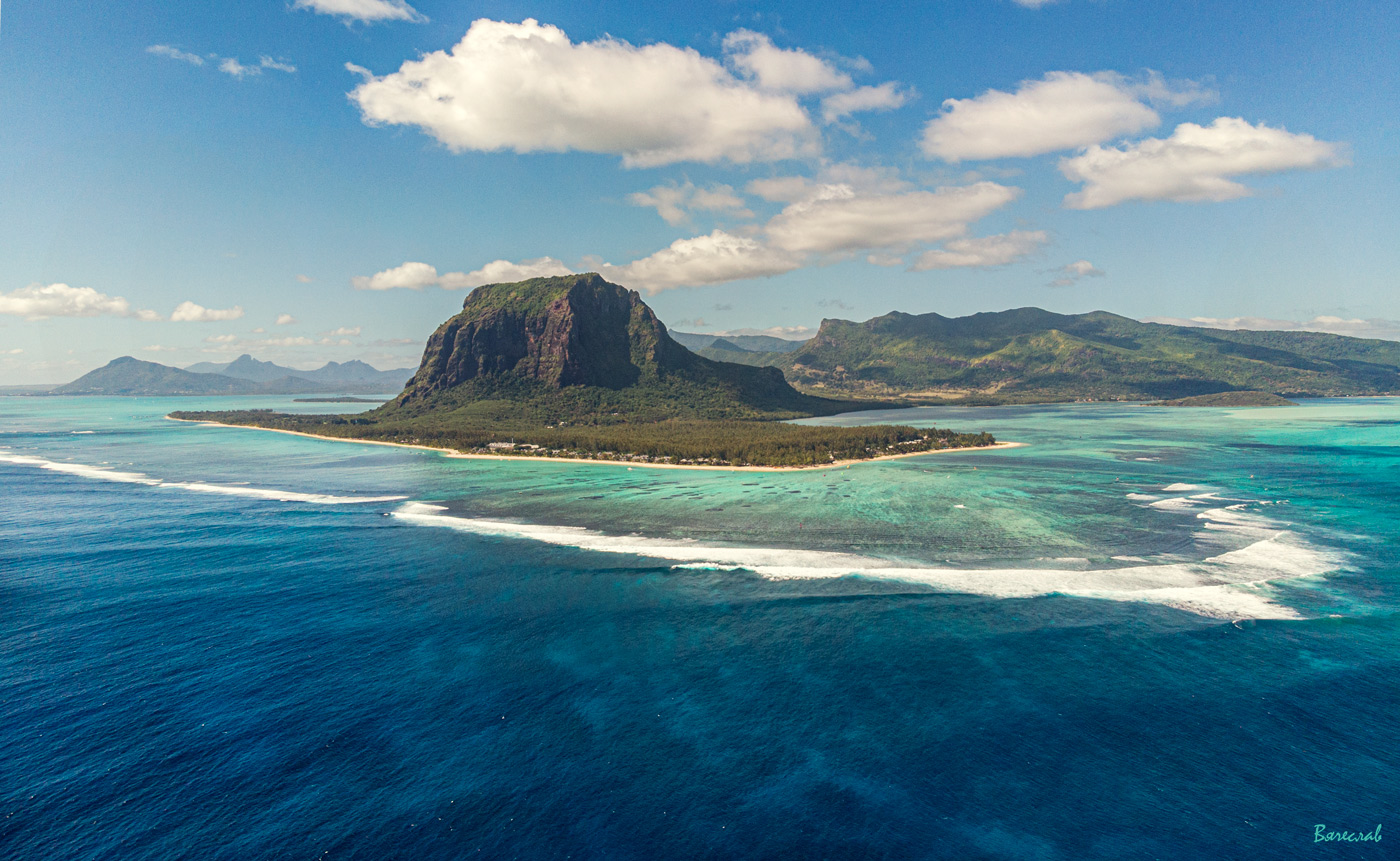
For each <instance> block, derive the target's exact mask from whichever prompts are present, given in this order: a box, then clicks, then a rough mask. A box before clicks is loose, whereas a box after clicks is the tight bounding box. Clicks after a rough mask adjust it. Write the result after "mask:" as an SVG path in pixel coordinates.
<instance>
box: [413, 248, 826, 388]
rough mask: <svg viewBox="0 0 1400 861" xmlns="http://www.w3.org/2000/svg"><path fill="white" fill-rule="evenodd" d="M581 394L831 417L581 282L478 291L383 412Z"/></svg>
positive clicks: (639, 305)
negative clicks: (691, 346)
mask: <svg viewBox="0 0 1400 861" xmlns="http://www.w3.org/2000/svg"><path fill="white" fill-rule="evenodd" d="M583 389H587V390H591V391H594V392H597V393H598V396H597V397H595V398H594V402H596V403H597V404H598V405H599V408H604V405H606V404H613V405H619V406H620V405H623V404H625V403H636V402H637V397H640V396H642V394H644V393H650V394H647V395H646V398H647V401H646V402H647V403H648V404H649V405H650V407H659V406H660V405H661V403H662V402H663V401H670V402H672V403H673V404H674V405H675V406H676V410H675V411H674V414H676V415H685V414H691V415H693V414H697V411H699V412H704V413H713V414H715V415H739V414H748V413H751V412H753V411H755V410H757V411H760V412H762V411H782V412H809V413H810V412H823V411H825V412H829V411H831V410H830V408H829V405H824V404H823V403H822V402H820V401H819V400H818V399H815V398H808V397H806V396H803V395H801V394H799V393H798V392H797V391H796V390H794V389H793V388H792V387H791V386H789V385H788V384H787V382H786V381H785V380H784V379H783V376H782V373H781V372H780V371H778V370H776V369H774V368H750V367H744V366H740V365H732V364H728V363H724V362H712V361H710V360H708V359H704V358H701V357H699V356H697V355H695V354H694V353H692V352H690V351H689V350H687V349H686V348H685V347H683V346H681V345H680V344H678V343H676V342H675V341H674V340H672V339H671V336H670V335H669V334H668V333H667V331H666V327H665V326H664V325H663V324H662V323H661V321H660V320H658V319H657V318H656V315H655V314H654V313H652V310H651V309H650V308H648V307H647V305H646V303H645V302H643V301H642V299H641V297H640V296H639V295H638V294H637V293H636V292H635V291H632V290H628V289H626V288H624V287H620V286H618V285H616V284H611V283H609V282H607V281H605V280H603V278H602V276H599V275H596V274H592V273H589V274H585V275H569V276H564V277H558V278H535V279H531V280H528V281H520V282H516V283H513V284H491V285H487V286H485V287H478V288H477V289H476V290H474V291H473V292H472V294H471V295H470V296H468V297H467V299H466V302H465V303H463V306H462V311H461V313H459V314H457V315H455V316H454V317H452V318H451V319H450V320H448V321H447V322H445V323H443V324H442V325H441V326H439V327H438V329H437V331H436V332H434V333H433V334H432V337H431V338H429V339H428V343H427V347H426V348H425V349H424V351H423V361H422V364H421V365H420V366H419V368H418V372H417V373H416V374H415V375H414V377H413V379H412V380H410V381H409V383H408V386H407V387H406V388H405V389H404V391H403V393H402V394H401V395H399V397H398V399H397V400H396V401H395V402H394V404H393V406H396V407H406V408H409V409H410V410H411V411H413V412H414V413H419V412H421V411H422V410H423V409H432V408H435V407H436V405H439V404H445V403H447V402H449V401H450V402H451V403H452V404H454V405H456V406H460V405H461V404H463V403H464V402H466V401H469V400H479V399H518V398H532V399H538V398H539V397H547V396H548V393H550V392H556V393H563V392H574V393H576V392H579V391H580V390H583ZM607 392H612V393H615V394H616V396H614V395H609V394H607ZM623 396H626V398H631V400H630V401H629V400H627V399H626V398H624V397H623ZM571 397H572V396H571ZM620 398H621V399H620ZM574 399H575V400H577V398H574ZM650 407H649V409H650ZM607 408H608V409H611V408H612V407H607ZM391 411H392V408H391ZM659 411H660V412H663V413H664V412H669V411H667V410H659Z"/></svg>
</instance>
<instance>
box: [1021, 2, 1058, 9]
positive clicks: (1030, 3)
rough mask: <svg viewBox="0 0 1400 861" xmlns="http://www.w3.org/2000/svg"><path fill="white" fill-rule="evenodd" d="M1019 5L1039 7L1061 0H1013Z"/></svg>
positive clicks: (1029, 7) (1031, 7) (1030, 7)
mask: <svg viewBox="0 0 1400 861" xmlns="http://www.w3.org/2000/svg"><path fill="white" fill-rule="evenodd" d="M1011 2H1013V3H1015V4H1016V5H1017V6H1024V7H1025V8H1027V9H1039V8H1041V7H1042V6H1049V5H1051V4H1052V3H1058V2H1060V0H1011Z"/></svg>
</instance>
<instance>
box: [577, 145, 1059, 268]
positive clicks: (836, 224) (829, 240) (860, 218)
mask: <svg viewBox="0 0 1400 861" xmlns="http://www.w3.org/2000/svg"><path fill="white" fill-rule="evenodd" d="M829 173H831V174H833V175H845V176H848V177H849V178H851V179H852V180H853V181H855V182H858V183H860V186H859V187H857V186H853V185H849V184H844V183H842V184H817V183H814V182H812V181H810V180H806V179H803V180H800V181H793V180H792V178H783V177H777V178H772V179H766V180H755V181H754V182H753V183H751V184H750V186H749V188H750V190H751V191H754V192H756V193H760V194H761V195H763V196H768V197H774V198H787V197H798V196H799V195H800V197H798V199H796V200H794V201H793V202H791V203H789V204H788V205H787V206H786V207H784V208H783V210H782V211H781V212H779V213H778V214H777V215H775V216H774V217H773V218H772V219H770V220H769V221H768V223H767V224H766V225H763V226H757V225H754V226H751V231H750V232H746V233H744V234H743V235H738V234H736V233H731V232H727V231H724V230H715V231H714V232H712V233H710V234H708V235H705V236H696V237H692V238H688V239H678V240H676V241H675V242H673V243H671V245H670V246H669V247H667V248H663V249H662V250H660V251H658V252H656V253H655V254H652V255H650V256H648V257H645V258H642V259H641V260H636V261H633V262H631V263H627V264H624V265H620V266H619V265H611V264H602V265H601V266H600V267H598V268H599V271H600V272H601V273H602V274H603V275H604V276H605V277H607V278H610V279H612V280H613V281H617V282H618V283H620V284H625V285H627V286H629V287H634V288H636V289H640V290H645V291H647V292H650V293H656V292H658V291H661V290H668V289H671V288H674V287H693V286H702V285H707V284H719V283H723V282H726V281H737V280H742V279H746V278H758V277H764V276H770V275H778V274H781V273H784V272H791V271H793V270H794V269H798V268H801V267H803V266H806V265H810V264H812V263H814V262H815V263H820V262H825V261H828V260H832V259H840V258H841V257H845V256H848V255H850V254H854V253H858V252H869V257H868V258H867V259H870V260H871V262H875V263H880V264H882V265H902V263H903V260H902V258H901V256H900V255H902V254H904V253H906V252H908V251H910V250H913V249H915V248H918V247H919V246H927V245H929V244H930V243H934V242H946V243H947V244H946V245H945V247H944V250H943V251H942V252H941V254H942V256H939V255H937V254H935V255H933V256H930V257H927V261H928V263H927V265H925V266H922V267H921V268H946V267H947V266H996V265H1002V264H1004V263H1008V262H1013V261H1014V260H1017V259H1020V257H1022V256H1024V254H1026V253H1029V251H1030V250H1033V248H1034V246H1035V245H1037V244H1039V243H1040V242H1043V241H1044V236H1045V234H1044V233H1041V232H1038V231H1036V232H1024V231H1021V232H1015V233H1012V234H1008V235H1007V236H999V237H987V238H984V239H980V240H965V241H962V242H956V241H950V240H961V239H962V237H963V235H964V234H965V233H966V232H967V229H968V225H969V224H971V223H972V222H974V221H976V220H978V219H980V218H982V217H983V216H985V215H987V214H988V213H990V212H992V211H994V210H996V209H998V208H1000V207H1001V206H1004V205H1005V204H1007V203H1009V202H1010V201H1011V200H1014V199H1015V198H1016V197H1017V196H1018V195H1019V194H1020V189H1016V188H1010V187H1007V186H1002V185H998V184H996V183H993V182H979V183H975V184H973V185H968V186H961V187H945V188H938V189H936V190H934V191H925V190H894V189H905V186H906V184H905V183H903V182H902V181H899V180H898V179H897V178H895V177H893V176H892V175H891V174H889V173H888V172H886V171H882V170H872V169H863V168H859V167H858V166H835V167H834V169H832V170H831V171H829Z"/></svg>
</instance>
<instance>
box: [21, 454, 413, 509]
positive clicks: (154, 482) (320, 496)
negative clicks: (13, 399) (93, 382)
mask: <svg viewBox="0 0 1400 861" xmlns="http://www.w3.org/2000/svg"><path fill="white" fill-rule="evenodd" d="M0 463H13V464H16V465H19V466H34V467H38V468H39V469H46V470H49V471H50V472H59V473H63V474H65V475H73V476H77V477H79V478H91V479H97V480H99V481H115V482H120V483H123V484H144V485H146V486H148V487H170V488H175V489H177V490H193V491H197V492H200V493H219V494H223V495H225V496H241V497H245V498H248V499H267V500H272V501H276V502H309V503H313V504H315V505H355V504H364V503H372V502H398V501H400V500H403V499H407V497H405V496H334V495H331V494H327V493H302V492H299V491H294V490H276V489H274V488H264V487H244V486H236V485H226V484H209V483H208V482H202V481H165V480H162V479H159V478H151V477H150V476H149V475H146V474H145V473H142V472H123V471H121V470H116V469H110V468H107V467H101V466H88V465H87V464H82V463H68V462H65V461H56V460H47V459H45V458H42V457H31V456H29V455H22V454H14V453H12V452H8V451H0Z"/></svg>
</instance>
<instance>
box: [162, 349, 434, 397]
mask: <svg viewBox="0 0 1400 861" xmlns="http://www.w3.org/2000/svg"><path fill="white" fill-rule="evenodd" d="M185 370H187V371H190V372H192V373H196V374H223V375H224V376H227V377H237V378H238V379H240V380H255V381H258V382H271V381H273V380H280V379H282V378H283V377H295V378H297V379H302V380H311V381H313V382H317V383H364V384H367V385H371V386H376V387H377V388H376V389H375V391H382V392H396V391H398V390H399V389H401V388H403V384H404V383H405V382H407V381H408V379H409V378H410V377H412V376H413V371H414V369H413V368H400V369H396V370H392V371H380V370H377V369H375V368H374V367H372V366H370V365H367V364H365V363H364V362H361V361H360V360H358V359H352V360H350V361H348V362H327V363H326V364H325V365H323V366H321V367H319V368H317V369H316V370H314V371H299V370H297V369H296V368H288V367H284V366H282V365H278V364H274V363H272V362H260V361H258V360H257V359H254V358H253V357H252V356H250V355H248V354H247V353H244V354H243V355H241V356H239V357H238V358H237V359H234V360H233V361H232V362H225V363H222V364H216V363H214V362H199V363H197V364H193V365H190V366H188V367H186V368H185Z"/></svg>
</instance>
